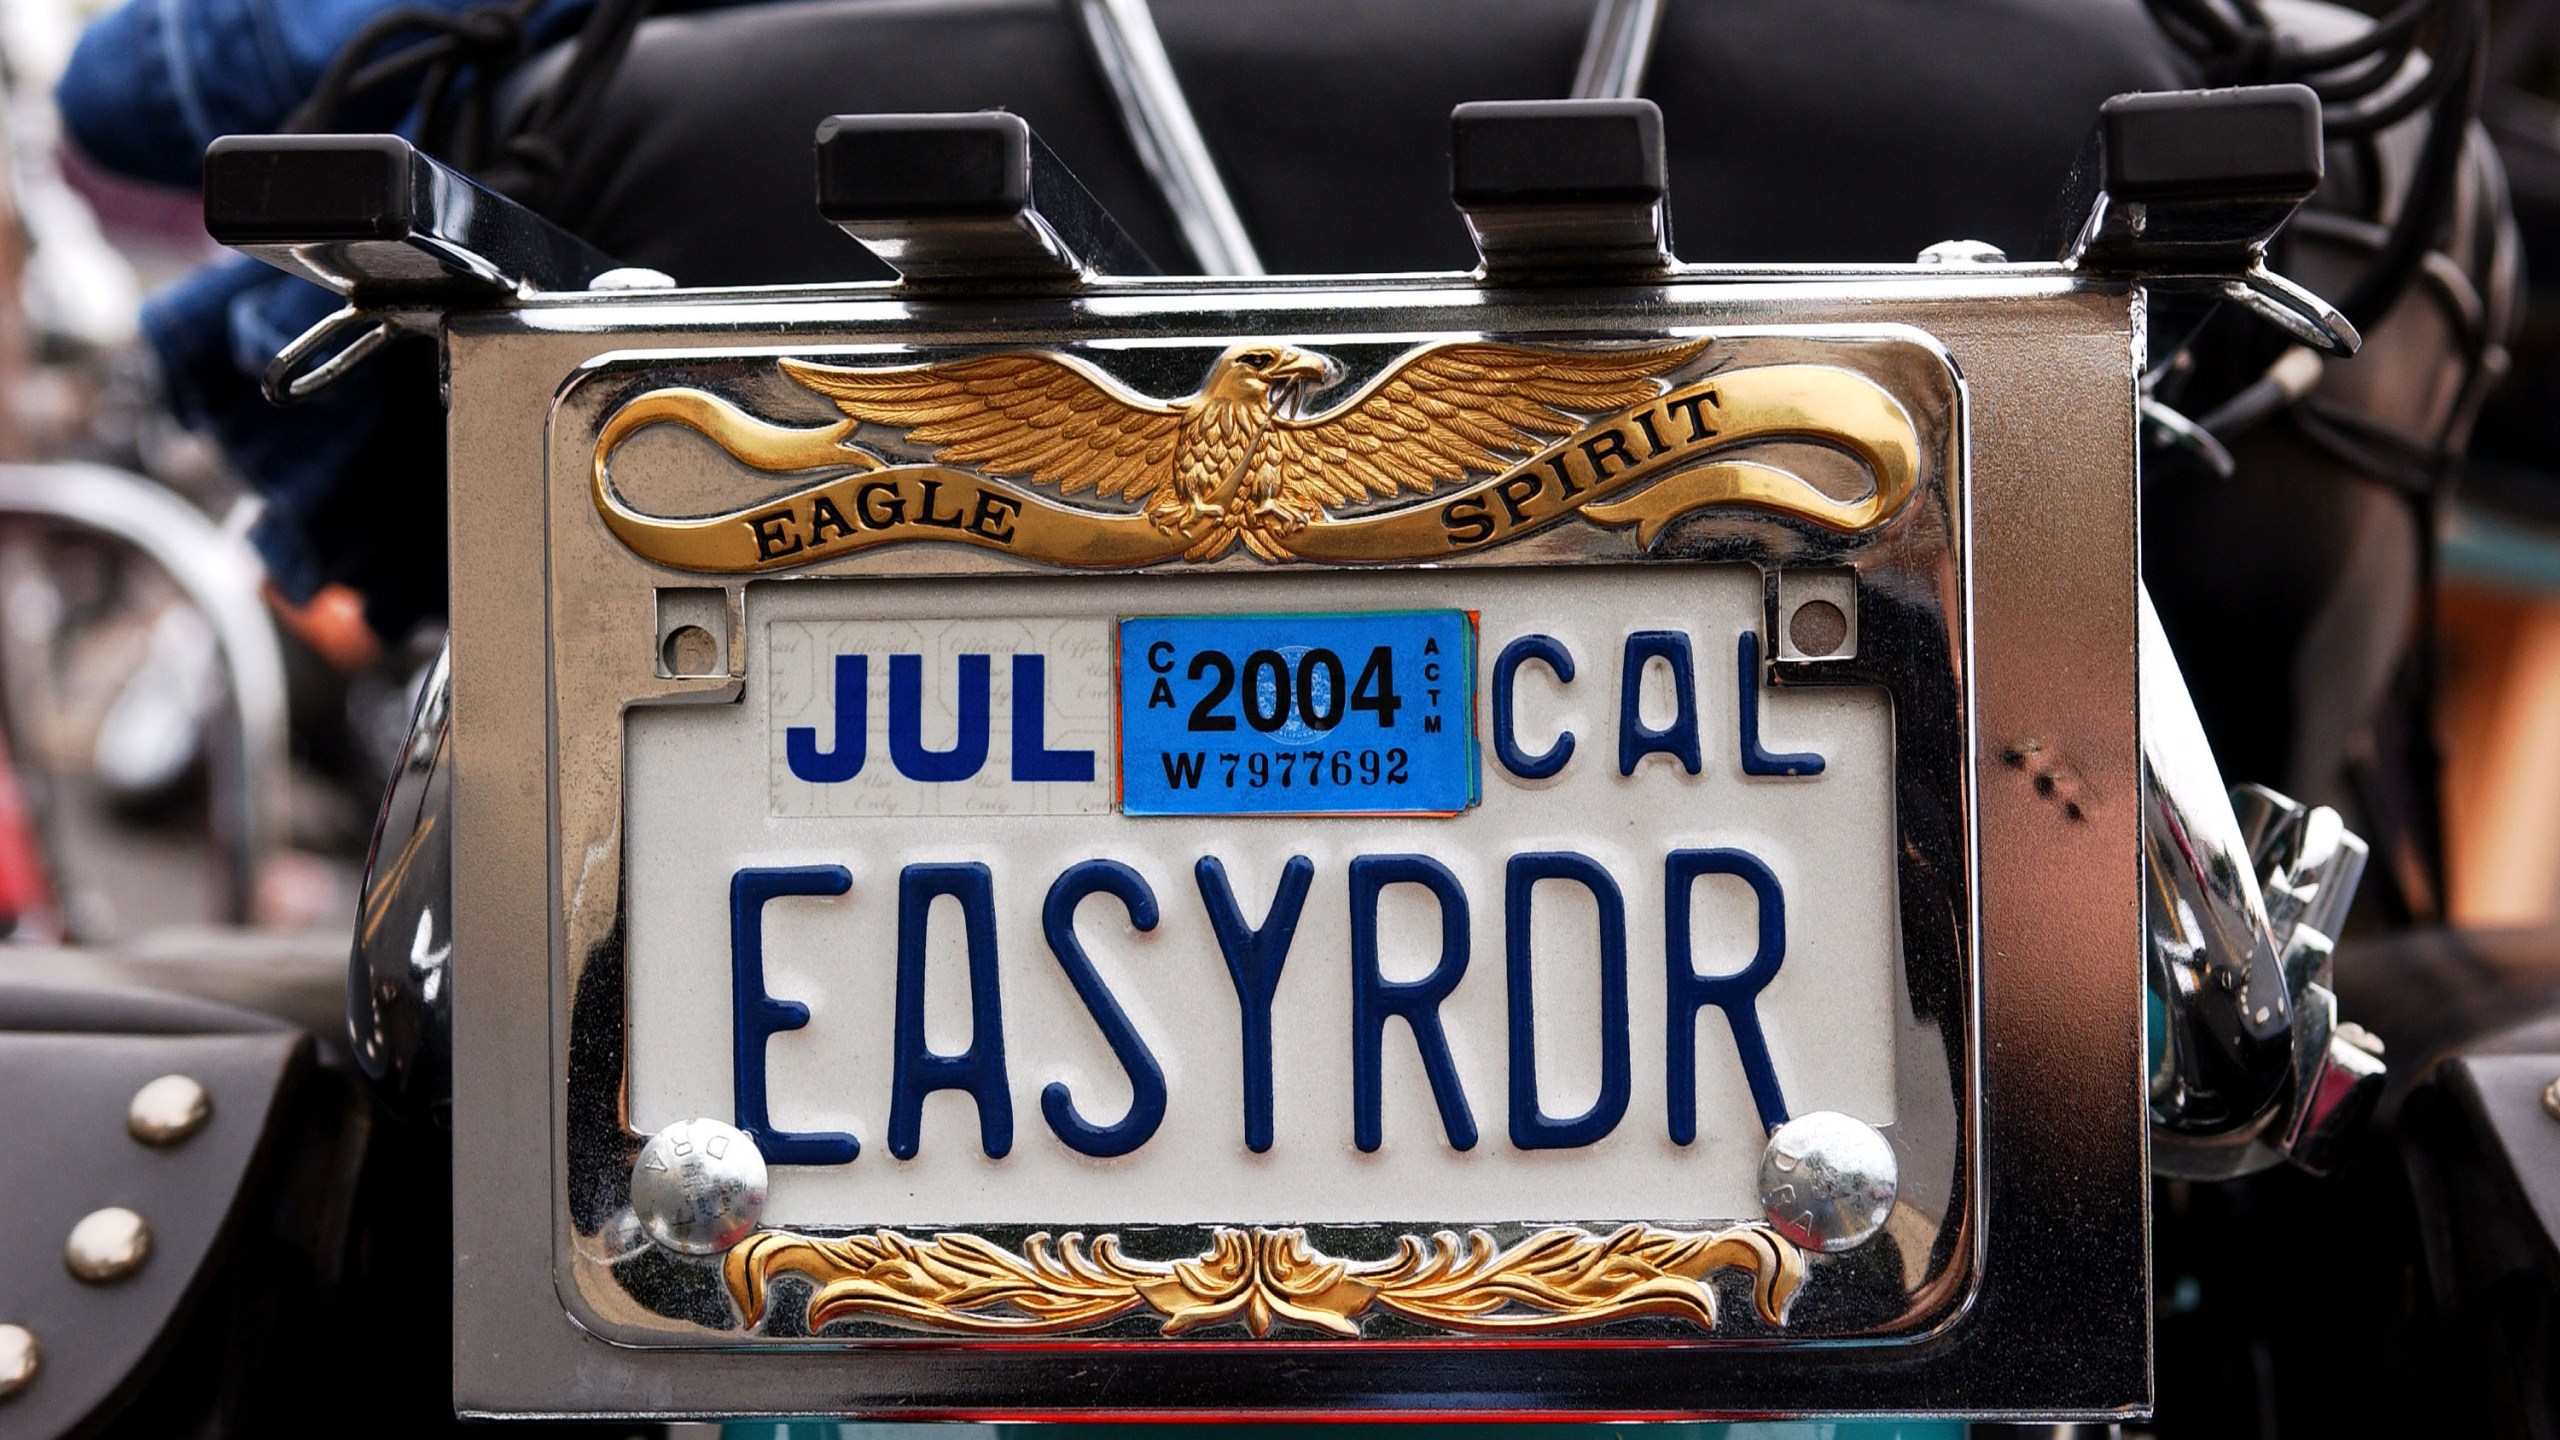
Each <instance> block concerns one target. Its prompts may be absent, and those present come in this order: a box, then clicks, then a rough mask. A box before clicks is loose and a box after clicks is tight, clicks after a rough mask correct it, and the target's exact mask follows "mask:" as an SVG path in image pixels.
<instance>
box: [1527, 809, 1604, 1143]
mask: <svg viewBox="0 0 2560 1440" xmlns="http://www.w3.org/2000/svg"><path fill="white" fill-rule="evenodd" d="M1541 880H1570V881H1572V882H1573V883H1574V884H1577V885H1580V886H1581V887H1582V888H1583V889H1585V890H1588V891H1590V892H1591V899H1592V901H1593V903H1594V904H1595V905H1596V906H1597V907H1598V908H1599V911H1600V1095H1599V1098H1597V1099H1595V1100H1593V1101H1592V1102H1591V1108H1590V1109H1588V1110H1585V1111H1583V1112H1582V1113H1581V1114H1579V1115H1576V1116H1574V1117H1573V1118H1572V1119H1570V1120H1556V1119H1551V1118H1549V1117H1548V1115H1547V1113H1546V1112H1545V1111H1544V1110H1542V1109H1540V1108H1539V1106H1538V1022H1537V1018H1536V1016H1535V1014H1534V1013H1533V1008H1532V1007H1533V1005H1534V1003H1535V1002H1534V1001H1533V1000H1532V998H1531V993H1530V977H1529V961H1530V956H1529V921H1530V905H1531V902H1532V900H1533V898H1534V897H1535V895H1536V893H1537V884H1538V882H1539V881H1541ZM1502 888H1503V896H1502V910H1503V917H1502V918H1503V948H1504V951H1505V955H1504V958H1505V960H1507V961H1508V962H1509V963H1508V965H1507V967H1506V969H1507V973H1508V978H1509V981H1510V987H1511V1143H1512V1144H1514V1145H1516V1146H1518V1147H1520V1148H1521V1149H1523V1150H1569V1149H1572V1148H1573V1147H1575V1146H1577V1145H1589V1144H1591V1143H1592V1142H1594V1141H1596V1140H1598V1139H1599V1138H1600V1137H1601V1136H1603V1135H1606V1134H1608V1133H1609V1132H1610V1131H1612V1130H1614V1129H1616V1128H1618V1122H1619V1121H1620V1120H1621V1119H1623V1118H1625V1116H1626V1113H1627V1092H1628V1089H1629V1087H1630V1084H1631V1082H1630V1080H1629V1076H1630V1074H1631V1073H1632V1066H1631V1065H1630V1063H1629V1059H1628V1053H1627V1050H1628V1046H1627V902H1626V900H1625V898H1624V897H1622V896H1621V895H1620V894H1619V893H1618V882H1617V881H1615V880H1613V879H1611V878H1609V872H1608V871H1606V870H1604V869H1602V868H1600V862H1599V861H1597V860H1594V859H1592V858H1591V857H1590V856H1588V855H1579V854H1575V853H1574V852H1572V851H1570V850H1562V851H1549V852H1546V853H1542V854H1530V855H1514V856H1512V857H1511V863H1510V865H1509V866H1507V867H1505V870H1504V872H1503V887H1502Z"/></svg>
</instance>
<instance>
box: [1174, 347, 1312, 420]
mask: <svg viewBox="0 0 2560 1440" xmlns="http://www.w3.org/2000/svg"><path fill="white" fill-rule="evenodd" d="M1341 373H1342V367H1340V366H1339V365H1336V364H1335V363H1334V362H1333V361H1332V360H1331V359H1329V358H1328V357H1326V356H1323V355H1319V354H1317V353H1315V352H1314V351H1312V350H1300V349H1297V348H1296V347H1294V346H1289V345H1271V344H1250V345H1238V346H1235V347H1233V348H1231V349H1230V350H1228V351H1227V353H1226V354H1224V355H1221V356H1219V357H1218V363H1217V364H1216V365H1215V366H1213V367H1211V369H1210V371H1209V381H1208V383H1207V384H1205V385H1203V386H1201V387H1200V398H1201V399H1202V400H1204V401H1209V402H1224V403H1226V404H1230V405H1247V406H1250V407H1252V408H1253V409H1256V410H1268V411H1274V412H1279V413H1289V412H1291V411H1293V410H1294V409H1295V407H1296V405H1297V402H1298V400H1299V398H1300V394H1301V391H1302V390H1303V389H1304V388H1306V386H1307V384H1308V382H1310V381H1313V382H1315V383H1316V384H1318V385H1323V384H1326V383H1329V382H1331V381H1332V380H1334V379H1335V378H1337V377H1338V376H1340V375H1341Z"/></svg>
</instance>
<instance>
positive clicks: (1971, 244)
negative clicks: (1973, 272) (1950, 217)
mask: <svg viewBox="0 0 2560 1440" xmlns="http://www.w3.org/2000/svg"><path fill="white" fill-rule="evenodd" d="M1920 263H1921V264H1923V265H2006V264H2008V263H2009V256H2008V254H2007V253H2006V252H2004V251H2003V250H2001V248H2000V247H1999V246H1997V245H1994V244H1991V243H1989V242H1988V241H1983V240H1941V241H1939V242H1938V243H1937V244H1935V245H1932V246H1930V247H1929V248H1928V249H1926V250H1923V251H1921V252H1920Z"/></svg>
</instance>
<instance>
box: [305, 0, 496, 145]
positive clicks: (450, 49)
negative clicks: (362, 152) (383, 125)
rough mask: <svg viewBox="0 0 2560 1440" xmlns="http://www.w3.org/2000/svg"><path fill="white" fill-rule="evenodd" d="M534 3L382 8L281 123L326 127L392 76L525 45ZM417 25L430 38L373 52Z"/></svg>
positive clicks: (309, 129)
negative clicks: (379, 53) (385, 51)
mask: <svg viewBox="0 0 2560 1440" xmlns="http://www.w3.org/2000/svg"><path fill="white" fill-rule="evenodd" d="M536 3H538V0H506V3H502V4H496V5H485V6H479V7H476V8H474V9H470V10H464V11H459V12H456V11H446V10H434V9H429V8H427V7H425V6H409V7H404V8H402V9H398V10H387V11H384V12H383V13H382V14H380V15H377V16H375V17H374V18H373V19H371V20H369V21H366V22H365V24H364V26H363V27H362V28H361V29H359V30H357V31H356V33H355V35H354V36H353V37H352V38H350V39H349V40H348V41H347V43H346V44H344V45H342V46H340V47H338V52H337V53H336V54H335V55H332V56H331V57H329V63H328V65H327V66H325V67H323V68H322V70H321V72H320V78H319V79H318V80H317V81H316V82H314V84H313V85H312V88H311V94H310V96H309V97H308V98H306V99H305V100H304V101H303V102H302V103H301V104H300V105H298V106H296V107H294V111H293V113H292V114H291V115H289V116H287V117H286V119H285V122H284V126H283V128H284V129H285V131H287V132H288V133H310V132H313V131H320V130H326V129H328V128H329V127H330V126H332V125H333V124H335V123H336V122H337V119H338V116H339V114H340V112H342V111H344V110H345V109H346V108H347V106H348V105H349V104H350V103H352V102H354V101H355V100H358V99H360V98H362V97H363V96H365V95H367V94H370V93H372V92H373V91H375V90H377V89H380V88H381V87H383V86H384V85H387V84H389V83H390V82H392V81H393V80H397V79H401V78H404V77H406V76H408V75H410V74H412V73H415V72H417V71H419V70H422V69H427V68H429V67H432V66H435V65H437V64H439V63H441V62H445V61H448V60H451V59H455V58H458V57H465V56H477V55H484V54H497V53H503V52H506V51H509V50H521V49H522V47H523V43H524V25H525V21H526V19H527V17H529V16H530V14H531V13H532V11H533V9H534V6H535V4H536ZM413 31H424V32H426V35H427V38H426V39H423V40H421V41H419V42H418V43H416V44H413V45H410V46H408V47H407V48H405V49H401V50H397V51H394V52H393V53H391V54H389V55H386V56H382V57H380V58H376V57H375V52H376V51H378V50H380V49H381V48H382V47H383V46H384V45H385V44H387V43H388V42H390V41H391V40H393V39H395V38H396V37H398V36H400V35H402V34H405V33H409V32H413Z"/></svg>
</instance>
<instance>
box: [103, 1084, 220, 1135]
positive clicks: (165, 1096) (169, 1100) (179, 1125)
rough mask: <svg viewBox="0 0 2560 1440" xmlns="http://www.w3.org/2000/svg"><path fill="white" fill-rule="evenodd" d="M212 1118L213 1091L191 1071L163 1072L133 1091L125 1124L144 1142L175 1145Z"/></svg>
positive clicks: (128, 1130) (127, 1108)
mask: <svg viewBox="0 0 2560 1440" xmlns="http://www.w3.org/2000/svg"><path fill="white" fill-rule="evenodd" d="M212 1118H213V1092H211V1091H209V1090H207V1089H205V1088H204V1086H203V1085H201V1084H199V1083H198V1082H197V1081H196V1078H195V1077H194V1076H192V1075H163V1076H161V1077H160V1078H159V1079H157V1080H154V1081H152V1082H151V1083H150V1084H148V1085H145V1086H143V1087H142V1088H141V1089H139V1090H136V1091H134V1092H133V1103H132V1104H129V1105H127V1106H125V1107H124V1128H125V1130H126V1132H127V1133H128V1134H130V1135H132V1136H133V1138H134V1139H136V1140H139V1141H141V1142H142V1143H143V1144H145V1145H175V1144H177V1143H178V1142H179V1141H181V1140H184V1139H186V1138H187V1137H188V1136H190V1135H193V1134H195V1133H196V1132H197V1131H199V1130H201V1129H203V1128H204V1122H206V1121H207V1120H210V1119H212Z"/></svg>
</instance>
